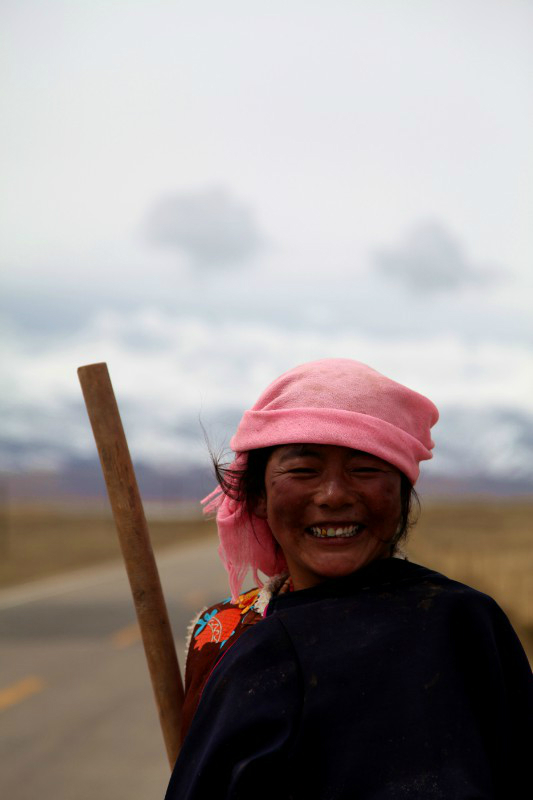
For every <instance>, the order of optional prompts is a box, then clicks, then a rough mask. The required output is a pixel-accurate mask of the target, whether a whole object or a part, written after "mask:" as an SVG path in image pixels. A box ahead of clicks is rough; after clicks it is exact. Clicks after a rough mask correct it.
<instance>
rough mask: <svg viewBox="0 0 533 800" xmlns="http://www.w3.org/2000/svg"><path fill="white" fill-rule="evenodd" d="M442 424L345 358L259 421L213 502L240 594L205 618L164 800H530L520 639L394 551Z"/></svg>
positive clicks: (276, 396)
mask: <svg viewBox="0 0 533 800" xmlns="http://www.w3.org/2000/svg"><path fill="white" fill-rule="evenodd" d="M437 418H438V413H437V409H436V408H435V406H434V405H433V404H432V403H431V402H430V401H429V400H428V399H427V398H425V397H423V396H421V395H420V394H418V393H416V392H413V391H411V390H410V389H408V388H406V387H404V386H401V385H400V384H398V383H396V382H394V381H392V380H390V379H388V378H386V377H385V376H383V375H380V374H379V373H378V372H376V371H375V370H372V369H371V368H369V367H367V366H365V365H364V364H360V363H359V362H356V361H351V360H347V359H328V360H323V361H317V362H312V363H310V364H304V365H302V366H299V367H296V368H295V369H293V370H291V371H289V372H287V373H285V374H284V375H282V376H281V377H280V378H278V379H277V380H276V381H274V383H273V384H272V385H271V386H269V387H268V388H267V389H266V391H265V392H264V393H263V394H262V395H261V397H260V398H259V400H258V402H257V403H256V405H255V406H254V407H253V408H252V409H251V410H249V411H247V412H245V414H244V416H243V418H242V420H241V422H240V424H239V427H238V430H237V433H236V435H235V436H234V438H233V439H232V441H231V446H232V448H233V450H234V451H235V452H236V458H235V461H234V462H233V464H232V466H231V467H230V468H229V469H227V470H221V469H218V476H219V481H220V484H221V489H219V490H217V491H216V492H214V493H213V494H212V495H211V496H210V498H208V500H209V505H208V509H210V510H214V509H216V511H217V524H218V529H219V535H220V550H219V552H220V555H221V558H222V561H223V563H224V565H225V566H226V568H227V570H228V574H229V582H230V588H231V595H232V596H231V599H230V600H227V601H225V602H222V603H219V604H217V605H216V606H213V607H212V608H210V609H207V610H206V611H204V612H203V613H202V614H201V615H200V616H199V618H198V619H197V620H196V621H195V623H194V624H193V629H192V636H191V643H190V646H189V652H188V658H187V668H186V702H185V720H184V732H185V731H187V729H188V732H187V735H186V737H185V741H184V745H183V750H182V753H181V755H180V757H179V759H178V761H177V763H176V766H175V769H174V772H173V775H172V778H171V781H170V785H169V788H168V792H167V800H177V799H178V798H179V799H180V800H184V799H185V798H187V800H192V799H193V798H194V799H195V800H196V799H197V800H200V798H207V797H211V796H216V797H217V798H232V799H233V798H241V797H242V798H245V797H246V798H248V797H250V798H255V800H257V799H258V798H294V799H295V800H296V798H302V800H303V798H305V799H306V800H309V799H310V798H317V799H318V798H321V799H322V798H324V799H325V798H336V799H337V800H344V798H361V800H366V798H368V799H369V800H370V798H372V800H382V799H383V800H385V799H386V800H400V799H401V800H407V799H408V798H409V800H411V799H413V798H416V799H417V800H425V799H426V798H442V800H444V799H446V800H450V799H451V798H454V800H463V798H464V800H467V798H469V799H473V798H502V800H503V798H515V797H522V796H526V795H525V794H524V781H525V780H526V764H527V757H526V754H527V753H528V745H527V733H528V716H527V698H528V696H529V697H531V675H530V670H529V667H528V663H527V659H526V657H525V655H524V652H523V650H522V648H521V646H520V643H519V642H518V639H517V637H516V635H515V634H514V632H513V630H512V628H511V626H510V624H509V622H508V620H507V618H506V617H505V615H504V614H503V612H502V611H501V610H500V609H499V607H498V606H497V605H496V603H495V602H494V601H493V600H491V599H490V598H489V597H487V596H486V595H483V594H481V593H479V592H476V591H475V590H473V589H471V588H469V587H466V586H464V585H462V584H459V583H456V582H455V581H451V580H449V579H448V578H446V577H444V576H443V575H440V574H439V573H436V572H434V571H432V570H430V569H426V568H425V567H422V566H419V565H417V564H412V563H410V562H408V561H407V560H406V559H405V557H404V556H403V555H402V553H401V550H400V543H401V541H402V539H403V538H404V537H405V535H406V533H407V529H408V525H409V508H410V501H411V495H412V492H413V485H414V484H415V482H416V480H417V478H418V474H419V463H420V461H422V460H424V459H428V458H431V450H432V448H433V442H432V440H431V436H430V429H431V427H432V426H433V425H434V424H435V422H436V421H437ZM250 567H251V569H252V571H253V573H254V576H255V579H256V580H257V583H258V588H257V589H254V590H252V591H250V592H247V593H246V594H240V591H241V584H242V581H243V579H244V576H245V574H246V571H247V570H248V568H250ZM259 572H261V573H263V574H265V575H266V576H268V577H269V580H268V581H267V582H266V584H265V585H264V586H263V585H262V581H261V579H260V575H259V574H258V573H259ZM189 726H190V727H189Z"/></svg>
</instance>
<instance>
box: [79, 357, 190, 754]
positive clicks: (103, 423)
mask: <svg viewBox="0 0 533 800" xmlns="http://www.w3.org/2000/svg"><path fill="white" fill-rule="evenodd" d="M78 377H79V379H80V383H81V388H82V391H83V397H84V399H85V405H86V406H87V412H88V414H89V420H90V422H91V426H92V429H93V433H94V438H95V441H96V447H97V449H98V455H99V456H100V463H101V465H102V471H103V473H104V479H105V482H106V486H107V492H108V495H109V500H110V503H111V508H112V510H113V516H114V518H115V525H116V528H117V532H118V538H119V541H120V547H121V549H122V554H123V556H124V561H125V564H126V571H127V573H128V578H129V582H130V586H131V591H132V594H133V601H134V604H135V610H136V612H137V619H138V620H139V627H140V629H141V635H142V640H143V644H144V650H145V653H146V660H147V661H148V669H149V671H150V677H151V679H152V686H153V689H154V694H155V701H156V705H157V710H158V712H159V720H160V723H161V728H162V731H163V738H164V740H165V746H166V750H167V755H168V760H169V763H170V767H171V769H172V767H173V766H174V763H175V761H176V758H177V756H178V753H179V747H180V727H181V711H182V707H183V681H182V679H181V674H180V668H179V665H178V659H177V656H176V648H175V645H174V639H173V636H172V630H171V627H170V621H169V618H168V613H167V608H166V605H165V599H164V597H163V590H162V588H161V582H160V580H159V573H158V571H157V565H156V563H155V558H154V553H153V550H152V545H151V542H150V535H149V532H148V526H147V524H146V518H145V515H144V509H143V506H142V501H141V497H140V494H139V489H138V486H137V480H136V477H135V472H134V470H133V464H132V462H131V458H130V453H129V449H128V443H127V441H126V437H125V435H124V429H123V427H122V422H121V419H120V414H119V410H118V406H117V401H116V399H115V395H114V392H113V387H112V385H111V379H110V377H109V372H108V370H107V365H106V364H89V365H87V366H85V367H80V368H79V369H78Z"/></svg>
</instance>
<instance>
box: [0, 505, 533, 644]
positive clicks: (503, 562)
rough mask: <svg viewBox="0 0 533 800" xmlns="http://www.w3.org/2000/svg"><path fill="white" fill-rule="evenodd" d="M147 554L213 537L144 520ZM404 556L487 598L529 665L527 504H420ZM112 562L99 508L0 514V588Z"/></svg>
mask: <svg viewBox="0 0 533 800" xmlns="http://www.w3.org/2000/svg"><path fill="white" fill-rule="evenodd" d="M147 516H148V520H149V526H150V532H151V535H152V541H153V544H154V549H155V550H159V549H161V548H164V547H170V546H176V545H178V544H179V543H180V542H186V541H191V540H193V539H196V538H198V537H204V536H209V535H212V536H214V525H213V523H212V522H211V523H207V522H205V521H203V520H202V519H198V518H194V519H189V520H187V519H182V518H178V517H176V518H172V516H166V517H162V516H161V515H157V514H154V515H150V513H149V512H147ZM406 549H407V552H408V554H409V557H410V559H411V560H412V561H415V562H418V563H421V564H425V565H426V566H430V567H432V568H434V569H437V570H439V571H440V572H443V573H445V574H446V575H448V576H449V577H451V578H455V579H456V580H459V581H462V582H464V583H467V584H469V585H471V586H474V587H475V588H477V589H480V590H481V591H484V592H487V593H488V594H490V595H492V596H493V597H494V598H495V599H496V600H497V601H498V602H499V603H500V605H501V606H502V607H503V608H504V609H505V611H506V612H507V614H508V615H509V617H510V618H511V621H512V622H513V625H514V626H515V628H516V629H517V631H518V632H519V634H520V637H521V639H522V641H523V643H524V645H525V647H526V649H527V650H528V653H529V656H530V658H532V657H533V585H532V584H533V578H532V576H533V500H521V501H502V500H498V501H495V500H478V499H476V500H460V501H459V500H454V501H447V502H435V501H429V500H427V501H424V503H423V510H422V513H421V516H420V519H419V522H418V524H417V525H416V527H415V528H414V529H413V531H412V533H411V536H410V539H409V542H408V545H407V548H406ZM117 558H120V552H119V547H118V543H117V537H116V534H115V530H114V526H113V522H112V519H111V515H110V513H109V512H108V511H107V510H106V507H105V506H104V505H101V504H100V505H97V506H96V507H94V506H93V508H92V509H88V508H85V509H83V508H76V507H75V506H70V507H68V506H55V507H54V506H51V505H48V506H44V505H43V506H27V505H26V506H7V507H4V508H0V587H2V586H11V585H14V584H17V583H23V582H26V581H31V580H34V579H36V578H40V577H44V576H47V575H52V574H57V573H59V572H64V571H68V570H71V569H75V568H78V567H82V566H88V565H92V564H97V563H102V562H105V561H109V560H111V559H117Z"/></svg>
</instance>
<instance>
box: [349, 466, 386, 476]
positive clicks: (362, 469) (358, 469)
mask: <svg viewBox="0 0 533 800" xmlns="http://www.w3.org/2000/svg"><path fill="white" fill-rule="evenodd" d="M379 471H380V470H379V469H378V468H377V467H352V472H355V473H357V474H359V473H361V472H379Z"/></svg>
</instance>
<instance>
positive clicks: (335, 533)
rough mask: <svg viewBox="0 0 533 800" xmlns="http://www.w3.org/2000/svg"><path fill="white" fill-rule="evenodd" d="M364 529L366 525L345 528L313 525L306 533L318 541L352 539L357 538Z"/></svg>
mask: <svg viewBox="0 0 533 800" xmlns="http://www.w3.org/2000/svg"><path fill="white" fill-rule="evenodd" d="M364 527H365V526H364V525H344V526H343V527H328V528H321V527H318V526H316V525H312V526H311V527H310V528H306V531H307V533H310V534H311V536H314V537H315V538H316V539H350V538H352V537H353V536H357V534H358V533H360V532H361V531H362V530H363V528H364Z"/></svg>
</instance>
